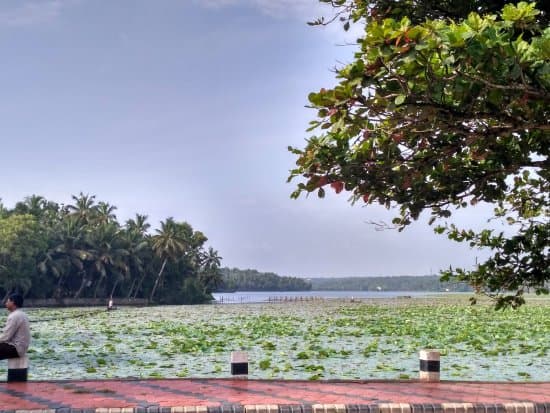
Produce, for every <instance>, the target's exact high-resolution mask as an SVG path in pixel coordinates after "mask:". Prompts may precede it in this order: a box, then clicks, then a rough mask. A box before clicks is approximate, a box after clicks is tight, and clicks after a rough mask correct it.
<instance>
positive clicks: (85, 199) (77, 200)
mask: <svg viewBox="0 0 550 413" xmlns="http://www.w3.org/2000/svg"><path fill="white" fill-rule="evenodd" d="M72 198H73V201H74V204H71V205H67V207H66V209H67V212H68V214H69V216H73V217H77V218H78V219H79V220H80V221H81V222H82V223H83V224H88V223H89V222H90V221H91V220H92V218H93V217H94V216H95V214H96V210H97V205H96V203H95V195H88V194H83V193H82V192H81V193H80V194H79V195H78V196H75V195H73V196H72Z"/></svg>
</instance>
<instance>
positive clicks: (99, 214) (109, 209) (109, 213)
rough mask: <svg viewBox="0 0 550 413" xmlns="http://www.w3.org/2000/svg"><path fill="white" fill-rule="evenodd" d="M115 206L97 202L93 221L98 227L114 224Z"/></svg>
mask: <svg viewBox="0 0 550 413" xmlns="http://www.w3.org/2000/svg"><path fill="white" fill-rule="evenodd" d="M116 209H117V207H116V206H114V205H110V204H108V203H107V202H103V201H101V202H98V203H97V206H96V208H95V219H96V220H97V223H98V224H99V225H102V224H108V223H112V222H116V215H115V213H114V212H115V210H116Z"/></svg>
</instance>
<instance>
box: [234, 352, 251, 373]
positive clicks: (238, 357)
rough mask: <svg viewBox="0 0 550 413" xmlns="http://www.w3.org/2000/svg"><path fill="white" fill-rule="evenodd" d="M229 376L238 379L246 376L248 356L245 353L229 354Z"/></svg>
mask: <svg viewBox="0 0 550 413" xmlns="http://www.w3.org/2000/svg"><path fill="white" fill-rule="evenodd" d="M231 374H232V375H233V376H240V377H246V376H247V375H248V354H247V353H246V351H232V352H231Z"/></svg>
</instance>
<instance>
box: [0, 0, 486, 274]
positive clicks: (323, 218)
mask: <svg viewBox="0 0 550 413" xmlns="http://www.w3.org/2000/svg"><path fill="white" fill-rule="evenodd" d="M329 12H330V11H329V10H328V9H325V8H323V7H322V6H321V5H320V4H319V3H318V2H317V1H316V0H162V1H158V0H118V1H108V2H106V1H98V0H3V1H2V2H0V51H1V55H2V61H1V63H0V66H1V73H2V76H0V90H1V91H2V98H1V99H0V136H1V145H0V198H1V199H2V202H3V203H4V205H5V206H7V207H10V208H11V207H13V206H14V205H15V203H16V202H18V201H22V200H23V199H24V198H25V197H26V196H29V195H32V194H36V195H41V196H44V197H45V198H46V199H48V200H52V201H56V202H58V203H64V204H67V203H70V202H71V196H72V195H77V194H79V193H80V192H82V193H84V194H90V195H95V196H96V200H98V201H99V200H101V201H106V202H109V203H110V204H113V205H115V206H117V208H118V209H117V211H116V212H117V216H118V219H119V221H121V222H124V221H125V220H126V219H128V218H131V217H133V216H134V215H135V213H140V214H146V215H148V217H149V222H150V223H151V224H152V227H153V228H157V227H158V225H159V222H160V221H161V220H164V219H166V218H167V217H174V218H175V219H176V220H178V221H186V222H188V223H189V224H191V225H192V226H193V228H194V229H195V230H199V231H202V232H203V233H204V234H205V235H206V236H207V237H208V239H209V240H208V243H207V244H208V246H211V247H212V248H214V249H215V250H217V251H218V253H219V255H220V256H221V257H223V260H222V265H223V266H228V267H237V268H241V269H246V268H252V269H257V270H258V271H266V272H275V273H277V274H279V275H288V276H300V277H326V276H379V275H425V274H430V273H436V272H437V271H438V270H440V269H445V268H448V267H449V265H452V266H453V267H454V266H465V267H467V268H468V267H471V266H472V265H473V264H474V262H475V259H476V257H477V256H480V255H481V254H480V252H479V251H472V250H470V249H469V248H468V247H467V246H465V245H462V244H457V243H455V242H452V241H448V240H446V239H445V238H444V237H442V236H438V235H435V234H434V233H433V230H432V228H430V227H428V226H427V225H426V220H425V219H421V220H420V222H418V223H415V224H414V225H412V226H411V227H409V228H407V229H406V230H405V231H403V232H401V233H399V232H397V231H391V230H386V231H377V230H376V228H375V226H373V225H371V224H369V222H371V221H381V220H382V221H386V222H390V221H391V219H392V218H393V217H394V216H395V215H396V212H395V211H387V210H385V209H384V208H382V207H379V206H373V205H370V206H368V207H362V206H360V205H355V206H351V205H350V204H349V203H348V202H347V198H348V196H347V195H345V193H341V194H339V195H335V194H329V195H328V196H327V197H326V198H325V199H322V200H321V199H318V198H317V197H316V196H314V195H310V196H309V197H301V198H300V199H298V200H293V199H290V193H291V192H292V191H293V190H294V187H295V184H296V183H297V182H299V181H298V180H295V181H293V183H290V184H289V183H287V182H286V179H287V177H288V175H289V170H291V169H292V168H293V167H294V166H295V165H294V163H295V161H296V158H295V156H294V155H292V154H291V153H290V152H288V151H287V147H288V146H289V145H291V146H296V147H303V146H305V140H306V139H307V137H308V136H309V134H308V133H307V132H306V129H307V127H308V123H309V121H311V120H313V119H314V117H315V111H314V110H313V109H309V108H307V104H308V102H307V95H308V93H310V92H312V91H318V90H319V89H320V88H322V87H327V88H328V87H332V86H333V85H334V84H335V83H336V80H335V77H334V72H333V68H334V67H337V66H341V65H342V64H345V63H346V62H349V61H351V58H352V55H353V52H354V51H355V49H354V46H353V45H350V43H352V42H353V40H354V39H355V38H356V37H357V34H358V33H359V32H360V27H356V28H354V29H353V30H352V33H344V32H343V31H342V30H341V29H340V27H338V25H332V26H329V27H324V28H319V27H310V26H308V25H307V24H306V22H307V21H310V20H313V19H315V18H317V17H319V16H321V15H327V13H329ZM486 213H487V208H485V209H484V208H483V207H480V208H477V207H476V208H475V209H471V210H467V211H465V212H464V213H461V214H460V215H459V216H458V217H457V222H458V223H460V224H464V226H466V227H470V226H472V227H475V226H476V225H479V224H480V223H482V222H483V221H484V220H485V218H486Z"/></svg>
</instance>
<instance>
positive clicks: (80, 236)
mask: <svg viewBox="0 0 550 413" xmlns="http://www.w3.org/2000/svg"><path fill="white" fill-rule="evenodd" d="M52 233H53V234H54V237H53V239H52V244H51V245H52V246H51V247H50V248H49V249H48V251H47V252H46V254H45V257H44V259H43V260H42V261H41V262H40V263H39V265H38V268H39V270H40V271H41V272H42V273H44V274H46V273H52V274H53V275H54V276H56V277H57V279H58V282H57V288H56V293H55V294H56V296H61V291H62V289H63V283H64V281H65V279H66V278H67V277H68V276H69V275H70V274H71V273H75V272H76V273H77V274H78V275H79V276H80V277H82V278H81V282H80V287H79V288H78V290H77V291H76V292H75V294H74V298H78V297H79V296H80V294H81V293H82V290H83V289H84V287H85V286H86V284H87V283H88V281H89V280H88V277H87V273H86V268H85V264H86V262H87V261H89V260H90V259H91V254H90V253H89V252H88V251H87V249H86V244H85V239H84V238H85V235H86V231H85V228H84V226H83V225H82V223H81V222H80V221H79V220H78V218H76V217H70V216H68V217H66V218H65V219H64V220H63V221H61V222H60V223H59V224H58V225H57V227H56V228H55V229H54V230H52Z"/></svg>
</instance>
